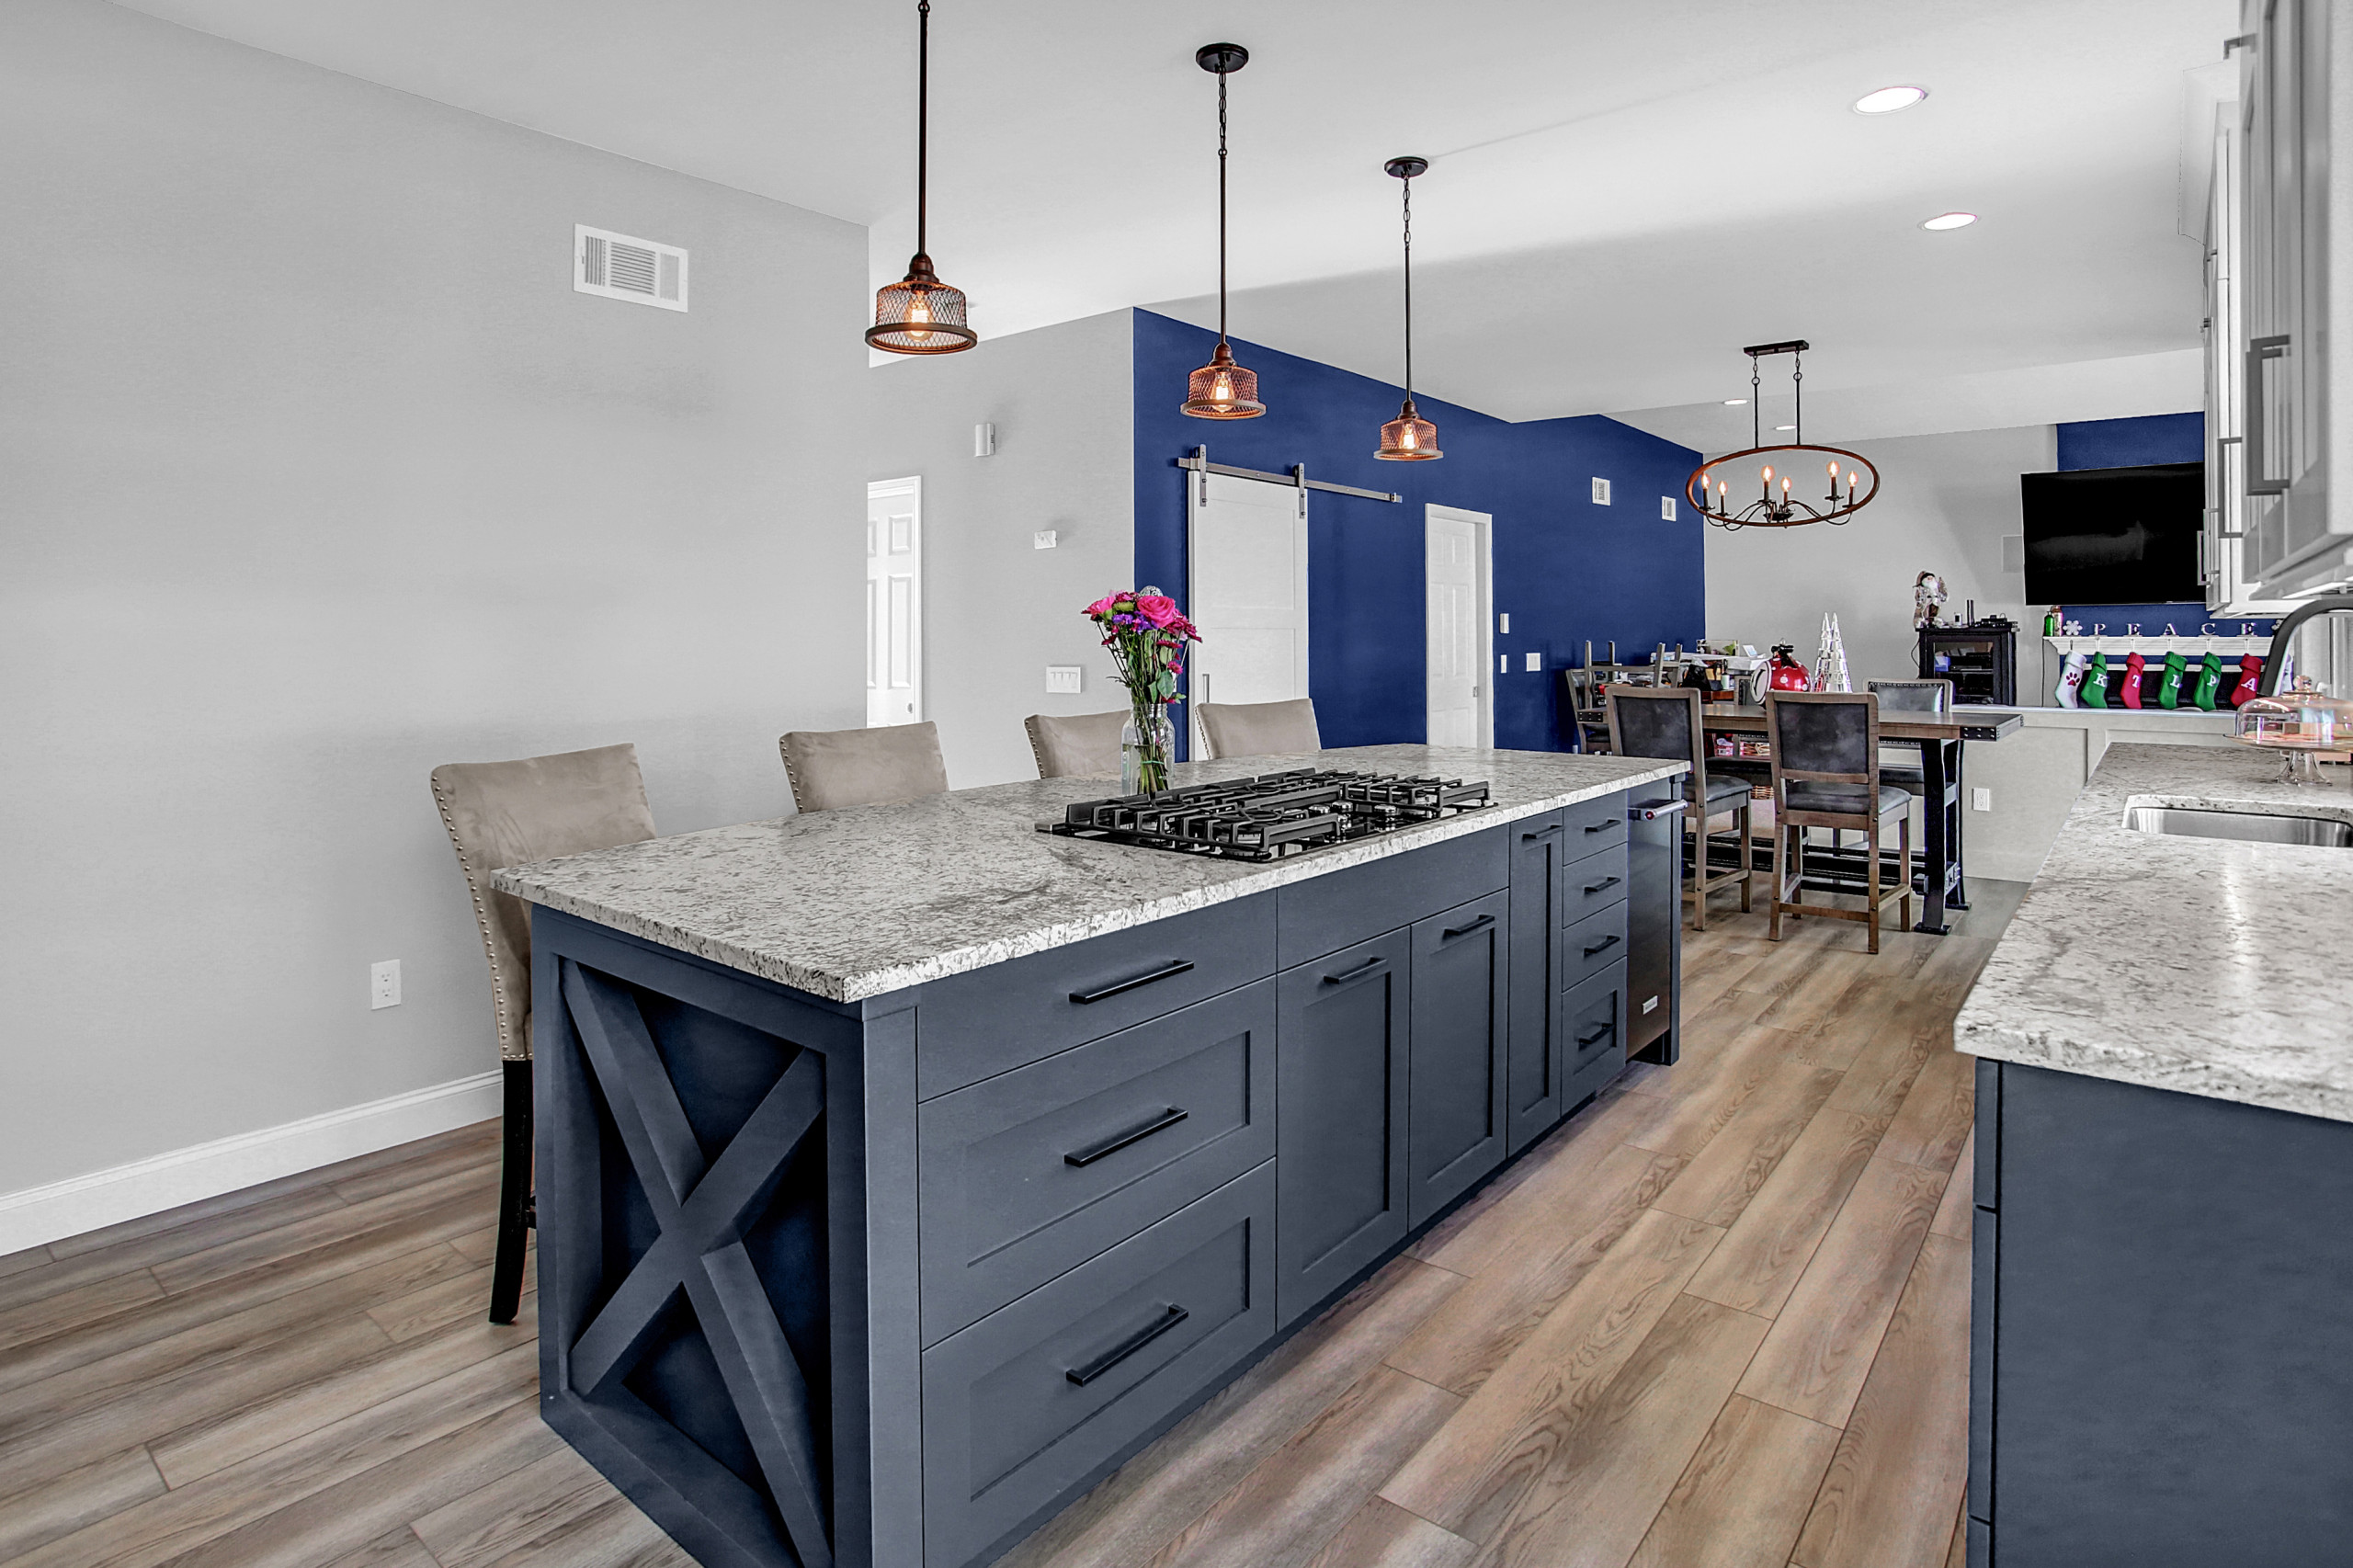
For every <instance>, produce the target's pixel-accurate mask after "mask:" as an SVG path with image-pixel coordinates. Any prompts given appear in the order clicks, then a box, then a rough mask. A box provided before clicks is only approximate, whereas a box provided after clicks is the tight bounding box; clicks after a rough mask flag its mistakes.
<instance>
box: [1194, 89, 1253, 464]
mask: <svg viewBox="0 0 2353 1568" xmlns="http://www.w3.org/2000/svg"><path fill="white" fill-rule="evenodd" d="M1193 62H1194V63H1195V64H1197V65H1199V67H1200V68H1201V69H1202V70H1204V71H1213V72H1215V73H1216V74H1217V351H1216V352H1215V353H1213V354H1211V356H1210V362H1209V363H1208V364H1206V365H1204V366H1202V367H1201V368H1200V369H1198V370H1196V371H1194V372H1193V374H1192V377H1191V379H1190V380H1189V381H1188V382H1187V383H1186V387H1185V407H1184V412H1185V413H1187V414H1189V415H1192V416H1193V417H1194V418H1196V419H1256V418H1257V417H1258V415H1262V414H1264V413H1266V412H1267V405H1266V404H1265V403H1260V402H1259V401H1258V373H1257V372H1256V370H1245V369H1243V368H1242V367H1241V366H1239V365H1237V364H1235V363H1234V362H1233V347H1232V346H1231V345H1229V344H1228V343H1227V342H1226V340H1225V79H1226V77H1227V76H1228V75H1230V74H1233V73H1234V72H1236V71H1239V70H1241V69H1242V68H1243V67H1244V66H1245V65H1247V64H1249V63H1250V51H1248V50H1246V49H1245V48H1243V47H1242V46H1241V45H1240V44H1238V43H1206V44H1203V45H1202V46H1201V47H1200V48H1199V50H1197V51H1194V54H1193Z"/></svg>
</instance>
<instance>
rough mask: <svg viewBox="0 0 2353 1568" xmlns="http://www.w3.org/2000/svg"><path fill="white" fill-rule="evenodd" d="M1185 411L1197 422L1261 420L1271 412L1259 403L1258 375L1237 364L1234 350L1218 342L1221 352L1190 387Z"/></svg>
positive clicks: (1186, 395) (1187, 390)
mask: <svg viewBox="0 0 2353 1568" xmlns="http://www.w3.org/2000/svg"><path fill="white" fill-rule="evenodd" d="M1185 412H1186V413H1187V414H1189V415H1192V416H1193V417H1194V418H1196V419H1256V418H1257V417H1258V415H1262V414H1264V413H1266V412H1267V405H1266V404H1265V403H1260V402H1259V401H1258V372H1257V371H1256V370H1245V369H1243V368H1242V367H1241V366H1239V365H1237V364H1235V363H1234V362H1233V349H1231V348H1228V347H1226V346H1225V339H1223V338H1220V339H1218V344H1217V352H1216V353H1214V354H1212V355H1211V356H1210V362H1209V363H1208V364H1206V365H1204V366H1202V367H1201V368H1200V369H1198V370H1196V371H1194V372H1193V375H1192V380H1191V381H1188V383H1187V384H1186V388H1185Z"/></svg>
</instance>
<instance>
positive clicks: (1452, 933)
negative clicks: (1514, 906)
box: [1438, 915, 1495, 942]
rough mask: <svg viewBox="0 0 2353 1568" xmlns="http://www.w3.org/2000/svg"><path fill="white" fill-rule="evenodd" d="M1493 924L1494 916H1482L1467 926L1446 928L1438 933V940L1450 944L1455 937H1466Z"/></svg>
mask: <svg viewBox="0 0 2353 1568" xmlns="http://www.w3.org/2000/svg"><path fill="white" fill-rule="evenodd" d="M1494 924H1495V916H1494V915H1481V916H1479V918H1478V919H1476V920H1473V921H1472V922H1471V924H1470V925H1468V926H1448V927H1447V928H1446V929H1445V930H1443V931H1441V932H1439V933H1438V940H1439V941H1441V942H1450V941H1452V940H1454V938H1455V937H1468V936H1469V935H1470V934H1471V933H1472V932H1473V931H1483V930H1485V929H1486V928H1487V927H1488V926H1493V925H1494Z"/></svg>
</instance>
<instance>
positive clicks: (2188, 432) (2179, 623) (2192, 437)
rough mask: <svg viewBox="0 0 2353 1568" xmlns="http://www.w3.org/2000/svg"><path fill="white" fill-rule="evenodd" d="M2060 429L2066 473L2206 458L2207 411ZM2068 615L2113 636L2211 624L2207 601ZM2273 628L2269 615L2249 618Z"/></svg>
mask: <svg viewBox="0 0 2353 1568" xmlns="http://www.w3.org/2000/svg"><path fill="white" fill-rule="evenodd" d="M2058 431H2059V443H2058V445H2059V470H2060V472H2063V473H2064V472H2068V471H2069V470H2072V469H2079V468H2137V467H2139V466H2141V465H2142V464H2143V463H2194V462H2203V461H2205V460H2206V416H2205V415H2203V414H2151V415H2143V416H2142V417H2140V418H2137V419H2084V420H2078V421H2076V422H2075V423H2074V424H2072V425H2062V426H2059V427H2058ZM2067 619H2069V620H2071V621H2080V622H2082V623H2083V628H2084V631H2085V632H2086V634H2088V633H2089V632H2090V631H2091V629H2092V628H2093V627H2095V626H2104V627H2106V628H2107V630H2108V633H2109V635H2111V636H2118V637H2121V636H2125V635H2127V633H2126V631H2125V628H2126V627H2128V626H2131V625H2133V624H2135V623H2138V624H2139V626H2140V628H2141V630H2142V631H2143V632H2145V633H2149V634H2152V635H2154V634H2157V633H2161V632H2163V631H2165V628H2166V627H2167V626H2175V627H2177V628H2179V629H2180V631H2181V634H2182V635H2183V636H2185V637H2188V636H2195V635H2197V634H2198V633H2199V632H2200V631H2201V630H2202V629H2206V628H2207V626H2208V623H2207V620H2206V607H2205V606H2204V605H2202V604H2163V605H2069V606H2068V607H2067ZM2241 624H2242V623H2241V622H2239V621H2236V620H2234V621H2230V622H2228V623H2224V622H2221V621H2216V622H2214V623H2212V626H2211V631H2214V632H2216V633H2225V632H2227V633H2233V634H2235V633H2236V632H2237V630H2238V628H2239V626H2240V625H2241ZM2245 624H2246V625H2249V626H2260V627H2261V628H2262V629H2263V630H2264V631H2269V630H2270V627H2271V624H2272V623H2271V622H2269V621H2248V622H2245Z"/></svg>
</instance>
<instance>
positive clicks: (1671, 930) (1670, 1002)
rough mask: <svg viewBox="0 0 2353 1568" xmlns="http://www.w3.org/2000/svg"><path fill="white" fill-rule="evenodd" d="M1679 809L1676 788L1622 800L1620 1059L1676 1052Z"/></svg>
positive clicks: (1657, 1058) (1665, 1057)
mask: <svg viewBox="0 0 2353 1568" xmlns="http://www.w3.org/2000/svg"><path fill="white" fill-rule="evenodd" d="M1683 810H1684V801H1683V800H1682V798H1681V797H1680V796H1671V797H1668V798H1666V799H1664V800H1656V801H1630V802H1629V803H1628V804H1627V807H1626V1059H1627V1060H1628V1061H1629V1062H1635V1061H1640V1062H1661V1063H1671V1062H1674V1061H1675V1060H1676V1059H1677V1057H1679V1056H1680V1055H1682V1053H1683V1030H1682V1024H1681V1018H1682V1015H1683Z"/></svg>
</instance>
